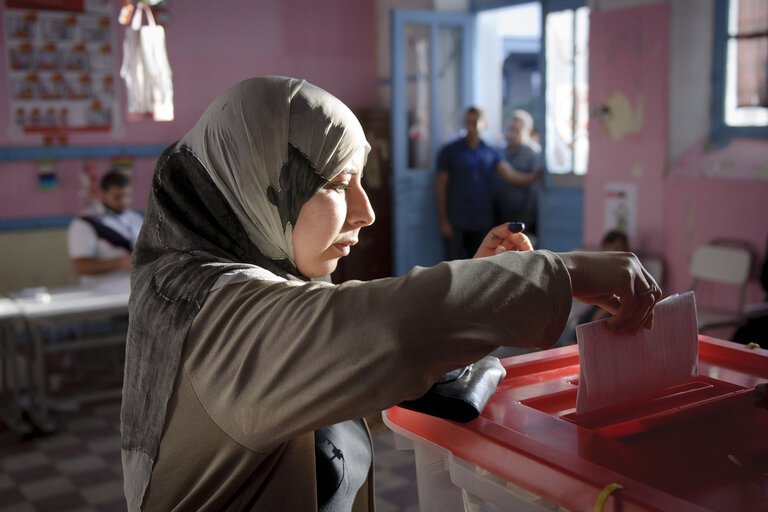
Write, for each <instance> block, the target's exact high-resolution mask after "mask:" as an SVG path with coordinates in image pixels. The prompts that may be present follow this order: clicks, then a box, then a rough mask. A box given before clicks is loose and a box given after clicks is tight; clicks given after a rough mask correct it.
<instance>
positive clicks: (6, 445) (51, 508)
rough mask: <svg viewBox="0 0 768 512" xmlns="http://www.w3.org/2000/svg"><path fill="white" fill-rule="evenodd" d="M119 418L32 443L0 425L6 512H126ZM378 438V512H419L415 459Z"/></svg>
mask: <svg viewBox="0 0 768 512" xmlns="http://www.w3.org/2000/svg"><path fill="white" fill-rule="evenodd" d="M119 416H120V407H119V404H118V403H115V402H111V403H102V404H98V405H93V406H89V407H87V408H86V409H84V410H81V411H77V412H69V413H61V414H60V416H59V429H58V430H57V432H56V433H55V434H52V435H49V436H43V437H33V438H30V439H27V440H21V439H20V438H19V436H18V435H17V434H16V433H14V432H11V431H9V430H8V429H6V428H5V427H4V426H3V425H2V423H0V511H2V512H57V511H71V512H109V511H124V510H125V501H124V499H123V490H122V471H121V466H120V430H119V428H120V427H119ZM373 437H374V447H375V463H376V467H375V473H376V507H377V510H378V512H397V511H405V512H415V511H417V510H418V506H417V504H416V503H417V498H416V471H415V467H414V463H413V452H412V451H408V450H405V451H398V450H396V449H395V448H394V439H393V437H392V433H391V432H389V431H377V432H376V433H375V434H374V436H373Z"/></svg>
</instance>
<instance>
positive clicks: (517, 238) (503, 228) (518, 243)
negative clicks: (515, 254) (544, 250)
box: [473, 223, 533, 258]
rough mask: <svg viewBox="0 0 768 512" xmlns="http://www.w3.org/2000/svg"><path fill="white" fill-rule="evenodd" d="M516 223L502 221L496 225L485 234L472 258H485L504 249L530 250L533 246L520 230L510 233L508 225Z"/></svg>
mask: <svg viewBox="0 0 768 512" xmlns="http://www.w3.org/2000/svg"><path fill="white" fill-rule="evenodd" d="M510 224H516V223H504V224H500V225H498V226H496V227H495V228H493V229H492V230H490V231H489V232H488V234H487V235H485V238H484V239H483V243H481V244H480V247H479V248H478V249H477V252H476V253H475V255H474V256H473V258H485V257H486V256H493V255H494V254H501V253H502V252H505V251H532V250H533V246H532V245H531V241H530V240H528V237H527V236H525V235H524V234H523V233H522V232H520V233H512V232H511V231H510V230H509V228H508V226H509V225H510Z"/></svg>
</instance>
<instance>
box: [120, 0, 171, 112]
mask: <svg viewBox="0 0 768 512" xmlns="http://www.w3.org/2000/svg"><path fill="white" fill-rule="evenodd" d="M142 12H145V13H146V14H147V22H148V25H143V26H142V24H141V21H142ZM120 76H121V77H122V78H123V80H124V81H125V86H126V90H127V105H128V116H129V118H130V117H131V116H134V117H136V116H143V115H145V114H148V113H149V114H152V117H153V119H154V120H155V121H172V120H173V115H174V114H173V80H172V74H171V66H170V64H169V63H168V54H167V52H166V48H165V29H164V28H163V27H161V26H159V25H157V24H156V23H155V18H154V16H152V11H151V9H150V8H149V6H148V5H146V4H144V3H141V4H139V5H137V7H136V9H135V11H134V14H133V20H132V21H131V26H130V28H126V30H125V39H124V41H123V64H122V67H121V69H120Z"/></svg>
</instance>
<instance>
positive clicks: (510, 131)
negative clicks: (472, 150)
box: [496, 110, 542, 236]
mask: <svg viewBox="0 0 768 512" xmlns="http://www.w3.org/2000/svg"><path fill="white" fill-rule="evenodd" d="M532 130H533V117H532V116H531V114H529V113H528V112H526V111H525V110H515V111H514V112H513V113H512V117H510V119H509V122H508V124H507V147H506V148H505V150H504V158H505V159H506V161H507V162H508V163H509V165H511V166H512V167H513V168H514V169H515V170H516V171H518V172H520V173H523V174H537V175H538V173H540V171H541V168H542V165H541V146H539V145H538V144H537V143H536V142H535V141H534V140H532V139H531V132H532ZM538 191H539V186H538V184H527V185H516V184H512V183H509V182H507V181H503V180H500V179H497V180H496V207H497V221H498V223H501V222H504V221H507V220H519V221H522V222H525V225H526V228H527V231H528V235H529V236H530V235H534V236H535V235H536V224H537V222H536V221H537V220H538Z"/></svg>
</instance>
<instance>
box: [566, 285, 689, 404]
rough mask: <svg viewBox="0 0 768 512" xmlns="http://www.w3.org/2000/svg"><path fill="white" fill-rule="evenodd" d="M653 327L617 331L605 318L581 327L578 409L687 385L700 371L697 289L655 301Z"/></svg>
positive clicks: (579, 333)
mask: <svg viewBox="0 0 768 512" xmlns="http://www.w3.org/2000/svg"><path fill="white" fill-rule="evenodd" d="M653 324H654V325H653V329H652V330H650V331H649V330H648V329H641V330H640V331H638V332H637V333H635V334H631V335H617V334H616V333H614V332H613V331H611V330H609V329H608V327H606V325H605V320H598V321H597V322H590V323H588V324H582V325H577V326H576V340H577V342H578V345H579V389H578V392H577V396H576V413H577V414H581V413H584V412H588V411H592V410H594V409H599V408H601V407H607V406H609V405H613V404H616V403H619V402H624V401H626V400H630V399H632V398H637V397H639V396H643V395H647V394H649V393H653V392H655V391H660V390H662V389H664V388H667V387H669V386H674V385H677V384H683V383H685V382H688V381H690V380H692V379H693V378H695V377H696V376H697V375H698V373H699V367H698V362H699V342H698V332H697V328H696V302H695V299H694V295H693V292H687V293H684V294H682V295H673V296H671V297H667V298H666V299H664V300H662V301H660V302H659V303H658V304H656V307H655V308H654V311H653Z"/></svg>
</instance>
